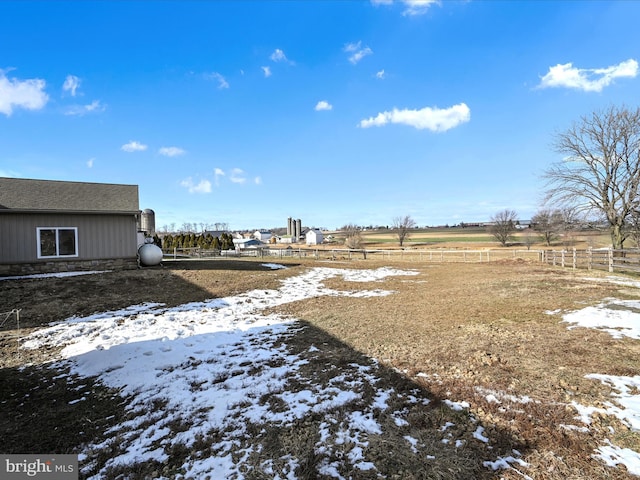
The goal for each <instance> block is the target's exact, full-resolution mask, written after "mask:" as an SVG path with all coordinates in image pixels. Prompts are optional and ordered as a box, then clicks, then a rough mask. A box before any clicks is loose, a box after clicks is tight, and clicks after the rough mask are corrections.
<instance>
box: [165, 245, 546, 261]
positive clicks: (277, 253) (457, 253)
mask: <svg viewBox="0 0 640 480" xmlns="http://www.w3.org/2000/svg"><path fill="white" fill-rule="evenodd" d="M165 257H166V258H207V257H257V258H267V257H276V258H315V259H323V260H353V259H372V260H376V259H378V260H405V261H416V262H438V263H447V262H451V263H454V262H491V261H495V260H504V259H515V258H524V259H527V260H534V261H538V262H539V261H542V251H541V250H509V249H492V250H440V249H438V250H418V249H406V250H366V249H357V250H350V249H340V248H336V249H319V248H302V247H300V248H260V249H250V248H248V249H243V250H210V249H201V248H175V249H173V251H172V252H171V253H167V252H165Z"/></svg>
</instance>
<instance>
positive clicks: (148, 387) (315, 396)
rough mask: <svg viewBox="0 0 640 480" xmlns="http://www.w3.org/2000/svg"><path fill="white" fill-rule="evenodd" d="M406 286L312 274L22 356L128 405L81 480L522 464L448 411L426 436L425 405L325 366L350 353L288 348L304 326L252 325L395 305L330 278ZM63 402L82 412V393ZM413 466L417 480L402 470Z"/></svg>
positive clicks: (69, 338) (87, 330) (42, 341)
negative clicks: (328, 305) (354, 303)
mask: <svg viewBox="0 0 640 480" xmlns="http://www.w3.org/2000/svg"><path fill="white" fill-rule="evenodd" d="M272 268H277V267H272ZM414 274H415V272H412V271H408V270H397V269H391V268H379V269H376V270H350V269H349V270H347V269H334V268H314V269H311V270H309V271H307V272H306V273H303V274H301V275H298V276H295V277H291V278H288V279H286V280H284V281H283V282H282V286H281V288H280V289H278V290H254V291H250V292H247V293H244V294H241V295H237V296H233V297H228V298H224V299H216V300H212V301H207V302H197V303H190V304H185V305H181V306H178V307H175V308H164V307H163V306H162V305H157V304H144V305H137V306H132V307H130V308H127V309H123V310H120V311H112V312H105V313H101V314H96V315H92V316H89V317H84V318H70V319H68V320H67V321H64V322H61V323H58V324H55V325H53V326H51V327H49V328H45V329H42V330H39V331H37V332H35V333H33V334H32V335H31V336H30V337H29V338H28V339H27V341H25V342H24V343H23V348H28V349H37V348H45V347H47V346H63V349H62V351H61V355H62V356H63V357H64V358H65V359H66V360H64V361H63V362H61V363H64V364H66V365H65V366H68V367H69V368H70V371H71V372H72V373H73V374H75V375H79V376H81V377H93V376H95V377H97V378H98V379H99V381H100V382H101V383H103V384H104V385H106V386H109V387H112V388H116V389H118V390H119V391H120V392H121V394H122V395H124V396H125V397H126V398H128V399H129V402H128V406H127V409H128V412H129V417H128V418H127V420H126V421H124V422H122V423H120V424H117V425H115V426H114V427H112V428H111V430H110V432H108V436H109V437H110V438H109V439H108V440H106V441H104V442H102V443H98V444H91V445H86V446H85V447H84V448H83V451H82V452H81V453H80V464H81V466H82V473H83V474H84V475H86V476H87V477H89V478H96V479H97V478H105V477H115V476H117V475H118V474H120V473H125V474H126V472H131V471H135V470H136V467H135V465H136V464H145V465H146V466H145V467H144V468H145V469H146V470H145V471H146V473H147V474H149V475H151V476H153V477H158V478H159V477H165V478H225V479H227V478H228V479H231V478H238V479H240V478H256V477H260V478H265V477H266V478H379V477H380V475H382V476H383V477H388V476H390V475H394V474H400V475H403V476H404V478H410V477H411V476H412V475H414V474H415V475H417V477H416V478H421V477H423V476H424V474H425V472H429V471H430V469H431V468H433V467H430V465H429V464H430V463H431V464H432V465H433V466H435V465H437V460H438V459H439V457H440V459H442V458H446V457H449V458H450V460H449V461H450V462H451V463H452V465H456V466H455V469H456V473H455V475H454V478H456V477H458V478H459V477H461V476H465V475H472V476H475V475H476V474H477V471H478V469H485V470H486V471H487V472H490V471H492V470H493V469H500V468H510V467H509V465H510V463H509V462H512V463H514V462H515V463H516V464H519V463H522V461H521V460H518V459H517V458H516V457H517V456H518V453H517V452H515V453H514V452H509V455H507V456H505V457H504V458H503V457H500V456H497V455H496V453H497V452H495V451H492V450H491V447H490V446H489V438H487V437H486V436H484V434H483V431H484V429H483V427H482V426H480V425H475V423H476V420H475V419H473V418H469V417H468V416H467V415H464V414H463V415H462V416H461V414H460V413H459V412H460V410H461V408H460V404H458V403H455V402H451V403H450V405H451V406H453V407H455V408H454V409H451V410H449V409H447V408H446V407H438V408H440V409H442V408H444V409H445V410H448V411H444V412H440V413H439V414H438V417H439V418H441V419H442V420H441V424H435V425H431V424H429V425H427V428H428V429H429V430H432V431H429V432H428V435H425V432H424V431H422V430H423V429H424V428H425V426H424V425H423V426H420V425H416V419H421V420H422V421H424V419H425V417H426V414H425V409H429V410H433V408H434V407H432V406H430V403H431V400H430V398H429V396H428V392H426V391H424V390H422V389H420V388H417V387H416V386H415V385H413V384H411V383H410V382H408V381H404V380H403V379H402V377H401V376H400V375H399V374H397V373H395V374H394V373H390V372H388V371H387V372H385V370H387V369H385V368H384V367H381V366H380V365H378V364H377V362H375V361H374V360H372V359H369V358H367V357H364V356H362V355H357V354H354V353H349V354H345V353H344V352H343V354H342V355H340V356H335V353H336V349H340V348H341V349H342V350H350V349H348V348H346V347H345V346H340V345H339V342H337V341H333V342H331V341H327V338H326V337H323V336H321V335H318V339H319V342H318V343H317V344H311V345H306V346H301V345H300V344H295V342H293V343H294V344H293V346H291V345H289V343H290V342H291V340H292V339H293V338H294V337H295V336H296V334H297V333H298V332H299V331H300V330H302V329H311V328H312V327H310V326H306V325H304V324H303V323H301V322H299V321H296V320H295V319H292V318H285V317H281V316H278V315H273V314H267V315H265V314H263V313H262V311H263V310H265V309H267V308H269V307H273V306H277V305H279V304H282V303H288V302H294V301H297V300H302V299H307V298H311V297H320V296H346V297H355V298H367V297H379V296H386V295H390V294H392V293H393V292H391V291H388V290H384V289H382V288H377V289H373V290H361V289H357V288H356V289H354V290H351V291H338V290H333V289H329V288H326V287H325V286H324V285H323V282H324V281H326V280H327V279H329V278H332V277H337V276H340V277H343V278H344V280H346V281H349V282H354V283H356V282H372V281H374V282H383V281H384V279H385V278H386V277H389V276H400V275H402V276H412V275H414ZM390 375H391V376H392V377H397V378H394V379H393V381H389V376H390ZM382 377H387V378H386V380H384V381H383V380H382V379H381V378H382ZM73 401H74V402H83V401H88V400H87V397H86V396H84V395H83V394H82V393H81V392H79V393H78V398H77V399H76V400H73ZM456 418H457V419H458V421H456V422H452V421H451V420H453V419H456ZM429 423H431V420H430V421H429ZM434 432H435V433H436V435H434ZM478 451H481V452H484V453H483V454H481V455H483V461H482V462H478V460H477V457H478ZM105 458H107V460H106V461H105V460H104V459H105ZM415 462H417V463H418V464H423V465H424V466H423V469H422V472H412V471H411V468H412V467H411V465H412V464H414V463H415ZM137 468H140V467H137ZM403 472H404V473H403Z"/></svg>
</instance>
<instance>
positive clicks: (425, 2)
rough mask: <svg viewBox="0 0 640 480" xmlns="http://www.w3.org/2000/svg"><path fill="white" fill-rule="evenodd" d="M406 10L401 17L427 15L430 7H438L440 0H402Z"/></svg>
mask: <svg viewBox="0 0 640 480" xmlns="http://www.w3.org/2000/svg"><path fill="white" fill-rule="evenodd" d="M402 3H404V4H405V5H406V7H407V8H406V9H405V10H404V11H403V12H402V15H408V16H415V15H424V14H425V13H427V11H428V10H429V8H430V7H431V5H440V0H402Z"/></svg>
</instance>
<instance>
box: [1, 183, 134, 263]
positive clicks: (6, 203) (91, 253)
mask: <svg viewBox="0 0 640 480" xmlns="http://www.w3.org/2000/svg"><path fill="white" fill-rule="evenodd" d="M139 220H140V209H139V207H138V186H137V185H120V184H106V183H86V182H63V181H52V180H31V179H23V178H4V177H0V275H19V274H30V273H50V272H66V271H76V270H113V269H127V268H136V267H137V253H138V235H137V233H138V224H139Z"/></svg>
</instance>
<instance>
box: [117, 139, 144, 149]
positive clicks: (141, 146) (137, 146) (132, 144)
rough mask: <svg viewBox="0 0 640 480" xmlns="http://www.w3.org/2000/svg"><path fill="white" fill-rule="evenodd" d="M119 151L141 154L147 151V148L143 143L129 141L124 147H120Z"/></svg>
mask: <svg viewBox="0 0 640 480" xmlns="http://www.w3.org/2000/svg"><path fill="white" fill-rule="evenodd" d="M120 149H121V150H124V151H125V152H142V151H144V150H146V149H147V146H146V145H145V144H143V143H140V142H137V141H135V140H131V141H130V142H129V143H125V144H124V145H122V147H120Z"/></svg>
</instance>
